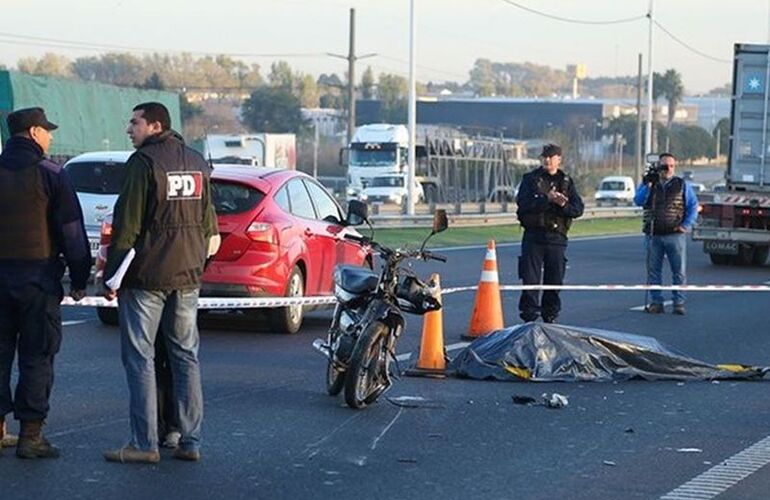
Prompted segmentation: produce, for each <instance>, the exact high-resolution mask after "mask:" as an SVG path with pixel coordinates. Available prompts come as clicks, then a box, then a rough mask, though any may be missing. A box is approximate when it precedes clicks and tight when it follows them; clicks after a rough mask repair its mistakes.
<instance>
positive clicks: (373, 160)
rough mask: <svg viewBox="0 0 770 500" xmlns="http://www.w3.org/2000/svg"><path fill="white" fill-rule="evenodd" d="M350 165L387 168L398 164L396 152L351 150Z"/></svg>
mask: <svg viewBox="0 0 770 500" xmlns="http://www.w3.org/2000/svg"><path fill="white" fill-rule="evenodd" d="M350 164H351V165H354V166H356V167H387V166H389V165H395V164H396V151H395V150H392V151H388V150H382V149H370V150H362V149H351V150H350Z"/></svg>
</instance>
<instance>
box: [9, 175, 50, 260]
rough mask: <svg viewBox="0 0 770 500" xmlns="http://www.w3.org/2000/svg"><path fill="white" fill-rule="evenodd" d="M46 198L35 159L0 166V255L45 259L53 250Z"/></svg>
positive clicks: (22, 258) (10, 257) (41, 176)
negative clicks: (16, 165) (9, 166)
mask: <svg viewBox="0 0 770 500" xmlns="http://www.w3.org/2000/svg"><path fill="white" fill-rule="evenodd" d="M48 211H49V200H48V195H47V194H46V192H45V189H44V187H43V173H42V172H41V171H40V167H39V166H38V164H37V163H35V164H32V165H29V166H27V167H24V168H22V169H20V170H9V169H7V168H1V167H0V236H1V237H2V240H3V243H2V244H0V259H20V260H45V259H49V258H50V257H51V256H52V255H53V254H54V250H53V239H52V238H51V229H50V227H49V225H48Z"/></svg>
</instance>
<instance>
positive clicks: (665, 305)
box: [630, 300, 674, 311]
mask: <svg viewBox="0 0 770 500" xmlns="http://www.w3.org/2000/svg"><path fill="white" fill-rule="evenodd" d="M673 303H674V301H673V300H667V301H665V302H663V307H668V306H670V305H671V304H673ZM645 307H646V306H644V305H641V306H634V307H632V308H631V309H630V310H631V311H644V308H645Z"/></svg>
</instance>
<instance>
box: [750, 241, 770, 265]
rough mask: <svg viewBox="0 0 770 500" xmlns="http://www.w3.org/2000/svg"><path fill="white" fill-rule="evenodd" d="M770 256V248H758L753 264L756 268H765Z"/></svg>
mask: <svg viewBox="0 0 770 500" xmlns="http://www.w3.org/2000/svg"><path fill="white" fill-rule="evenodd" d="M768 254H770V246H766V245H765V246H758V247H755V248H754V257H753V258H752V264H754V265H755V266H764V265H765V262H767V256H768Z"/></svg>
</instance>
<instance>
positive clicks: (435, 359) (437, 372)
mask: <svg viewBox="0 0 770 500" xmlns="http://www.w3.org/2000/svg"><path fill="white" fill-rule="evenodd" d="M428 284H429V285H430V286H431V287H437V288H438V290H439V292H438V293H439V300H441V281H440V278H439V275H438V274H436V273H434V274H432V275H431V277H430V281H429V282H428ZM445 369H446V359H445V353H444V321H443V313H442V311H441V309H439V310H438V311H430V312H428V313H425V319H424V321H423V324H422V340H421V342H420V357H419V358H418V359H417V364H416V365H415V367H414V368H412V369H410V370H407V371H406V374H407V375H413V376H424V377H444V376H445V373H444V370H445Z"/></svg>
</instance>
